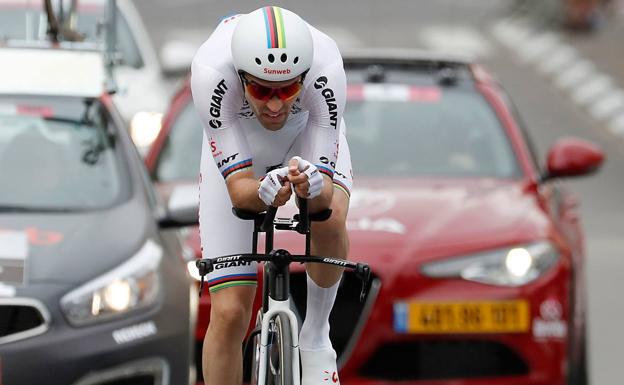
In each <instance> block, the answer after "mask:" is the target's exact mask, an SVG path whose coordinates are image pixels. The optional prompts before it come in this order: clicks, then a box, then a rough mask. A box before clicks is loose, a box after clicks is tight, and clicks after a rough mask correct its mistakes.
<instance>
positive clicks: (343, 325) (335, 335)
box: [290, 272, 380, 365]
mask: <svg viewBox="0 0 624 385" xmlns="http://www.w3.org/2000/svg"><path fill="white" fill-rule="evenodd" d="M379 286H380V281H379V279H378V278H377V277H375V276H374V275H373V274H371V284H370V285H369V289H368V292H367V293H366V298H365V299H364V301H363V302H360V291H361V290H362V282H361V281H360V280H359V279H358V278H357V277H356V276H355V274H354V273H352V272H345V273H344V274H343V276H342V281H341V283H340V288H339V290H338V294H337V295H336V302H335V303H334V307H333V309H332V312H331V314H330V316H329V324H330V332H329V337H330V338H331V341H332V345H333V347H334V349H335V350H336V354H337V355H338V364H339V365H342V364H344V363H345V362H346V360H347V359H348V358H349V355H350V353H351V348H352V347H353V345H354V344H355V341H356V340H357V338H358V336H359V332H360V331H361V329H362V327H363V326H364V323H365V322H366V319H367V318H368V315H369V313H370V310H371V309H372V305H373V302H374V301H375V298H376V297H377V292H378V289H379ZM290 292H291V295H292V299H293V301H294V304H295V307H296V312H297V313H298V316H299V318H300V322H299V328H301V323H302V322H303V320H304V319H305V312H306V292H307V284H306V274H305V272H300V273H293V274H292V275H291V278H290Z"/></svg>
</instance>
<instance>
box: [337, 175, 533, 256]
mask: <svg viewBox="0 0 624 385" xmlns="http://www.w3.org/2000/svg"><path fill="white" fill-rule="evenodd" d="M537 209H538V208H537V204H536V200H535V198H534V195H532V194H531V193H530V192H528V190H527V188H526V184H525V183H523V182H521V181H500V180H494V179H461V180H441V179H435V180H431V179H428V180H405V179H402V180H383V181H380V180H361V179H358V181H357V187H356V189H355V190H354V191H353V194H352V197H351V204H350V209H349V217H348V218H349V219H348V223H347V226H348V228H349V230H350V239H351V255H353V258H355V259H357V258H356V256H362V257H364V258H366V259H368V260H370V259H371V258H374V259H378V258H380V257H381V258H383V257H384V256H386V257H387V258H399V257H400V255H401V254H406V255H407V256H408V257H409V258H413V256H414V255H417V256H418V258H419V260H421V261H425V260H431V259H437V258H440V257H444V256H449V255H454V254H455V253H457V252H461V253H463V252H470V251H475V250H479V249H483V248H487V247H496V246H499V245H505V244H507V243H510V242H518V241H522V240H523V239H522V238H523V237H525V236H527V234H528V233H530V232H532V231H527V226H528V227H529V228H533V229H534V228H536V226H535V224H536V221H538V222H539V221H542V219H543V218H542V216H541V215H539V214H538V213H537Z"/></svg>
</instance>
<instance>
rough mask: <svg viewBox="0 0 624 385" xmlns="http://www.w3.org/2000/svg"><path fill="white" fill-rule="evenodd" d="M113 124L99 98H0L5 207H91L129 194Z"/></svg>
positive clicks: (0, 194) (1, 199) (0, 195)
mask: <svg viewBox="0 0 624 385" xmlns="http://www.w3.org/2000/svg"><path fill="white" fill-rule="evenodd" d="M111 125H112V122H111V121H110V119H109V116H108V113H107V111H106V110H105V108H104V106H103V105H101V104H100V103H99V102H98V101H97V100H94V99H76V98H45V99H44V98H25V97H14V98H7V97H2V98H0V179H1V180H2V188H1V189H0V209H2V208H5V209H11V208H21V209H26V210H28V209H30V210H37V209H40V210H72V209H77V210H85V209H86V210H89V209H97V208H104V207H108V206H111V205H113V204H115V203H116V202H118V201H120V200H122V199H124V198H126V197H128V195H129V191H128V186H129V185H130V183H129V181H128V176H127V174H126V173H125V171H124V168H123V167H121V161H120V160H121V158H120V154H119V151H117V150H115V139H114V137H113V134H112V133H113V132H114V130H115V129H114V128H113V127H111Z"/></svg>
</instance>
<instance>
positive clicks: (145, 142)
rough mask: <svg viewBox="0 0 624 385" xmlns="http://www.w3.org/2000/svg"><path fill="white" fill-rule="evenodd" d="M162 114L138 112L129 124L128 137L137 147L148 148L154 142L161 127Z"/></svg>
mask: <svg viewBox="0 0 624 385" xmlns="http://www.w3.org/2000/svg"><path fill="white" fill-rule="evenodd" d="M162 120H163V114H161V113H160V112H152V111H139V112H137V113H136V114H134V116H133V117H132V121H131V122H130V136H132V140H133V141H134V144H135V145H136V146H137V147H148V146H149V145H151V144H152V142H154V140H156V138H157V137H158V133H159V132H160V128H161V127H162Z"/></svg>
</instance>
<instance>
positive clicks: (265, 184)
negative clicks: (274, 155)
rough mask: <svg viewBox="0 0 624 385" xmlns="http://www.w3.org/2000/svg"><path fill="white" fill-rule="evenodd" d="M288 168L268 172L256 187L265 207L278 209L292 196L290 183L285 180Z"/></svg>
mask: <svg viewBox="0 0 624 385" xmlns="http://www.w3.org/2000/svg"><path fill="white" fill-rule="evenodd" d="M287 175H288V167H282V168H277V169H275V170H272V171H269V172H268V173H267V174H266V176H265V177H264V179H263V180H262V181H261V182H260V187H258V196H259V197H260V199H262V201H263V202H264V203H265V204H266V205H267V206H275V207H280V206H283V205H285V204H286V202H288V200H289V199H290V195H291V194H292V189H291V185H290V182H289V181H288V179H287V178H286V176H287Z"/></svg>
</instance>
